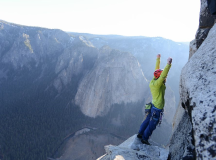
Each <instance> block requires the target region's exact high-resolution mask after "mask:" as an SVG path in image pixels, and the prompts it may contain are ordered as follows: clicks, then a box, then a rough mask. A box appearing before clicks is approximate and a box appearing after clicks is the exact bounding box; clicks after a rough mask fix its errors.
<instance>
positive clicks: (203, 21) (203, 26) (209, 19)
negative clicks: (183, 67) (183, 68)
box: [189, 0, 216, 58]
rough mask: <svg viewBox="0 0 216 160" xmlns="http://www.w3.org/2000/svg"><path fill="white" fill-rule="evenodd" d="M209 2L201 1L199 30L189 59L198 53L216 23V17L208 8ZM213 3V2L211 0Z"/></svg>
mask: <svg viewBox="0 0 216 160" xmlns="http://www.w3.org/2000/svg"><path fill="white" fill-rule="evenodd" d="M207 1H208V0H201V7H200V18H199V28H198V30H197V33H196V36H195V40H193V41H191V43H190V46H191V47H190V54H189V58H190V57H191V56H192V55H193V54H194V53H195V52H196V51H197V49H198V48H199V47H200V46H201V44H202V43H203V41H204V40H205V38H206V37H207V35H208V32H209V31H210V29H211V28H212V26H213V25H214V23H215V22H216V15H212V14H211V12H210V9H209V7H208V2H207ZM210 1H211V0H210Z"/></svg>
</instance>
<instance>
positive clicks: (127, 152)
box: [97, 135, 169, 160]
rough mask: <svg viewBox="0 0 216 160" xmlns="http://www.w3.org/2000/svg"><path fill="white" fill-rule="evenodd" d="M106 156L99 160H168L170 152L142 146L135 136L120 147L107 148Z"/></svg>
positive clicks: (109, 146)
mask: <svg viewBox="0 0 216 160" xmlns="http://www.w3.org/2000/svg"><path fill="white" fill-rule="evenodd" d="M105 151H106V154H105V155H104V156H102V157H100V158H98V159H97V160H110V159H112V160H114V159H115V160H140V159H142V160H144V159H146V160H151V159H154V160H166V159H167V158H168V153H169V151H168V150H166V149H164V148H160V147H158V146H153V145H151V146H148V145H145V144H142V143H141V142H140V139H138V138H137V137H136V135H133V136H132V137H130V138H128V139H127V140H126V141H125V142H123V143H122V144H120V145H119V146H112V145H108V146H105Z"/></svg>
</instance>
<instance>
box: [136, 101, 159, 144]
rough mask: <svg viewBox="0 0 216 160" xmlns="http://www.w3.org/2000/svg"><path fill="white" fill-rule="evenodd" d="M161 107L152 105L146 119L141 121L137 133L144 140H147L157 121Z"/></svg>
mask: <svg viewBox="0 0 216 160" xmlns="http://www.w3.org/2000/svg"><path fill="white" fill-rule="evenodd" d="M161 112H163V110H162V109H158V108H156V107H154V105H152V108H151V111H150V113H148V115H147V117H146V119H144V121H143V122H142V124H141V126H140V130H139V134H140V135H142V138H143V139H144V140H148V139H149V137H150V136H151V135H152V132H153V131H154V130H155V128H156V126H157V124H158V123H159V119H160V115H161Z"/></svg>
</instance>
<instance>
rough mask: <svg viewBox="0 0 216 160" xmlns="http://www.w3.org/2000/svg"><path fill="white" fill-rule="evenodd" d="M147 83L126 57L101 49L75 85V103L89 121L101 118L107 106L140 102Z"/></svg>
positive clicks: (116, 51)
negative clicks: (85, 73) (93, 63)
mask: <svg viewBox="0 0 216 160" xmlns="http://www.w3.org/2000/svg"><path fill="white" fill-rule="evenodd" d="M147 92H148V84H147V80H146V79H145V77H144V74H143V73H142V70H141V68H140V66H139V63H138V61H137V60H136V58H135V57H134V56H133V55H131V54H130V53H126V52H120V51H118V50H112V49H111V48H109V47H108V46H105V47H103V48H101V50H100V53H99V58H98V60H97V62H96V63H95V66H94V68H93V69H92V71H91V72H90V73H88V74H87V75H86V76H85V77H84V78H83V80H82V82H81V83H80V85H79V88H78V91H77V94H76V97H75V102H76V104H77V105H79V106H80V107H81V111H82V112H83V113H84V114H85V115H87V116H90V117H96V116H102V115H105V114H106V113H107V112H108V111H109V108H110V107H111V105H113V104H121V103H131V102H132V103H136V102H138V101H140V102H141V101H143V100H144V98H145V97H147V95H146V93H147Z"/></svg>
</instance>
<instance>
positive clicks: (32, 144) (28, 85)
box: [0, 21, 148, 160]
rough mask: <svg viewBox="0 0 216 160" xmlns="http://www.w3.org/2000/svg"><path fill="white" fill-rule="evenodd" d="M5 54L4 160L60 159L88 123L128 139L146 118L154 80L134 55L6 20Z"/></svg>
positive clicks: (0, 37) (1, 33)
mask: <svg viewBox="0 0 216 160" xmlns="http://www.w3.org/2000/svg"><path fill="white" fill-rule="evenodd" d="M0 58H1V61H0V88H1V90H0V95H1V96H0V104H1V106H0V130H1V132H0V146H1V147H0V157H1V159H3V160H5V159H26V160H29V159H32V160H33V159H36V160H38V159H47V157H55V156H56V155H57V154H56V152H57V151H58V148H59V146H61V145H62V143H63V141H64V139H65V137H67V136H68V135H70V134H71V133H74V132H76V131H78V130H80V129H81V128H83V127H86V126H91V127H95V128H98V132H100V131H101V130H103V129H106V131H107V132H108V133H113V134H114V135H121V137H125V138H127V137H128V136H130V135H131V134H132V133H133V132H134V131H135V130H137V128H138V126H139V123H140V122H141V121H142V118H143V114H142V112H141V111H142V108H143V105H144V102H145V97H147V96H148V95H147V94H146V95H145V93H148V90H146V89H147V87H145V84H146V83H147V82H146V79H145V77H144V75H143V73H142V70H141V68H140V66H139V64H138V61H137V60H136V58H134V56H133V55H131V54H130V53H127V52H122V51H117V50H113V49H111V48H109V47H107V48H106V47H105V48H104V49H101V50H99V49H97V48H95V47H94V46H93V45H92V44H91V42H90V41H88V40H87V39H86V38H85V37H83V36H74V35H71V34H68V33H65V32H63V31H61V30H50V29H45V28H37V27H26V26H21V25H16V24H12V23H8V22H5V21H0ZM118 62H119V64H118ZM120 63H122V64H120ZM118 65H119V66H118ZM115 66H116V67H117V68H118V67H119V70H118V69H117V68H115ZM100 71H101V73H102V74H105V75H106V79H105V78H101V75H100V74H98V73H100ZM107 71H108V72H107ZM121 71H122V73H121ZM119 73H121V75H120V77H117V76H118V75H116V74H119ZM90 77H92V78H90ZM116 78H120V79H116ZM134 80H136V83H134V82H133V81H134ZM121 82H122V83H121ZM106 83H107V85H106ZM100 84H101V85H100ZM102 84H103V85H102ZM88 88H89V90H88ZM81 91H82V92H83V93H82V92H81ZM98 91H100V92H98ZM104 91H105V92H104ZM109 91H111V92H110V95H109V96H108V93H107V92H109ZM84 93H85V94H84ZM87 93H88V94H87ZM91 94H93V96H90V95H91ZM134 94H137V96H135V95H134ZM101 96H103V98H102V100H101V98H100V97H101ZM75 97H76V98H75ZM88 97H89V98H88ZM88 99H89V101H87V100H88ZM95 100H98V103H96V101H95ZM83 101H87V102H88V103H86V104H87V106H86V105H82V103H84V102H83ZM89 103H92V105H93V106H92V105H89ZM76 104H77V105H76ZM94 104H97V105H94ZM93 107H94V109H93V110H92V108H93ZM87 110H92V111H91V112H86V111H87ZM92 115H95V116H92ZM91 117H95V118H91ZM117 139H119V138H117ZM119 140H121V141H122V139H119ZM95 143H96V142H95ZM106 143H109V142H108V141H107V142H106ZM97 145H99V146H100V145H101V147H102V146H103V145H104V143H103V144H102V143H100V142H98V143H97ZM101 154H103V153H101V152H99V151H98V152H97V153H96V154H95V155H94V156H95V158H96V157H98V156H99V155H101ZM77 156H79V153H78V155H77Z"/></svg>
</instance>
